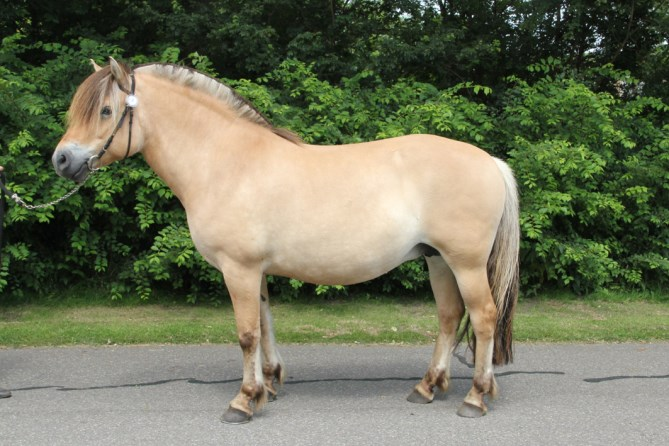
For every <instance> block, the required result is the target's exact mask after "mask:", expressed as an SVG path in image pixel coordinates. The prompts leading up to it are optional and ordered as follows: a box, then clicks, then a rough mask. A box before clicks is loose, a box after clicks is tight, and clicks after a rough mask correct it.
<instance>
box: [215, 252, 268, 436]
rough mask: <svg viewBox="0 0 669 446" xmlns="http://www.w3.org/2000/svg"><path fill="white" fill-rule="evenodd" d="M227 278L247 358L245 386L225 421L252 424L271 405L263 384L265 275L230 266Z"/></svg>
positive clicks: (227, 270)
mask: <svg viewBox="0 0 669 446" xmlns="http://www.w3.org/2000/svg"><path fill="white" fill-rule="evenodd" d="M223 277H224V279H225V284H226V286H227V287H228V291H229V293H230V298H231V299H232V306H233V309H234V311H235V321H236V323H237V335H238V337H239V345H240V346H241V348H242V353H243V357H244V374H243V378H242V386H241V389H240V390H239V393H238V394H237V396H236V397H235V398H234V399H233V400H232V401H231V402H230V407H228V410H226V411H225V413H224V414H223V417H222V421H223V422H225V423H232V424H240V423H246V422H248V421H250V420H251V417H252V416H253V410H254V409H256V410H259V409H261V408H262V406H264V405H265V403H266V402H267V391H266V389H265V385H264V383H263V371H262V362H261V361H262V360H261V348H260V337H261V329H260V288H261V279H262V272H261V271H260V269H259V268H249V267H244V266H241V265H235V264H232V265H231V264H226V265H225V268H224V269H223Z"/></svg>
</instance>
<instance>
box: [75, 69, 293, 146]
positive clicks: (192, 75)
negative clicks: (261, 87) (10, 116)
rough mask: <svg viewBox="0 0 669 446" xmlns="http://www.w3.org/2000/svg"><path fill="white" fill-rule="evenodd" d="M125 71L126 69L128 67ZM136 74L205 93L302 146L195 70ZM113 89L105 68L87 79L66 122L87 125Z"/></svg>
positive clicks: (227, 88)
mask: <svg viewBox="0 0 669 446" xmlns="http://www.w3.org/2000/svg"><path fill="white" fill-rule="evenodd" d="M124 68H126V69H127V67H124ZM128 71H129V69H128ZM135 71H141V72H148V73H151V74H153V75H155V76H159V77H162V78H165V79H168V80H170V81H171V82H174V83H176V84H178V85H183V86H186V87H188V88H192V89H194V90H197V91H201V92H203V93H206V94H208V95H210V96H212V97H214V98H216V99H218V100H220V101H221V102H223V103H225V104H226V105H227V106H228V107H230V108H231V109H232V110H233V111H234V112H235V113H236V114H237V115H238V116H239V117H240V118H243V119H246V120H248V121H251V122H253V123H255V124H258V125H260V126H262V127H265V128H267V129H269V130H271V131H272V132H273V133H275V134H276V135H278V136H280V137H282V138H284V139H286V140H288V141H291V142H293V143H296V144H301V143H302V140H301V139H300V137H299V136H297V135H296V134H294V133H293V132H291V131H289V130H286V129H282V128H278V127H274V126H273V125H272V123H271V122H270V121H269V120H268V119H267V118H266V117H265V116H264V115H263V114H262V113H260V112H259V111H258V110H257V109H256V108H255V107H254V106H253V104H251V103H250V102H249V101H248V100H246V99H245V98H244V97H242V96H241V95H240V94H239V93H237V92H236V91H235V90H233V89H232V88H230V87H228V86H227V85H225V84H223V83H222V82H220V81H218V80H216V79H214V78H212V77H210V76H208V75H206V74H204V73H201V72H199V71H197V70H195V69H192V68H188V67H183V66H180V65H174V64H162V63H149V64H144V65H139V66H137V67H135ZM112 86H113V81H112V78H111V70H110V69H109V67H108V66H107V67H104V68H103V69H101V70H100V71H97V72H95V73H94V74H93V75H91V76H90V77H88V78H87V79H86V81H84V83H82V84H81V86H80V87H79V89H78V90H77V93H76V94H75V97H74V99H73V100H72V107H71V108H70V112H69V119H70V120H72V119H82V120H84V122H90V120H91V119H92V117H93V116H94V113H97V112H98V110H99V108H100V105H101V101H102V99H103V98H104V97H105V96H107V95H108V94H115V93H116V90H117V89H114V88H112Z"/></svg>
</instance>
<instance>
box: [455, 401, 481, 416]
mask: <svg viewBox="0 0 669 446" xmlns="http://www.w3.org/2000/svg"><path fill="white" fill-rule="evenodd" d="M485 414H486V410H485V409H484V408H481V407H478V406H474V405H473V404H469V403H462V406H460V408H459V409H458V415H460V416H461V417H464V418H481V417H482V416H483V415H485Z"/></svg>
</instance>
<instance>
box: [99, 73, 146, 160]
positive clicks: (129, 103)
mask: <svg viewBox="0 0 669 446" xmlns="http://www.w3.org/2000/svg"><path fill="white" fill-rule="evenodd" d="M119 88H120V89H121V91H123V92H124V93H125V94H127V95H128V96H126V98H125V108H124V109H123V113H122V114H121V118H120V119H119V120H118V123H117V124H116V127H115V128H114V131H113V132H112V134H111V135H110V136H109V138H108V139H107V142H105V145H104V146H103V147H102V149H101V150H100V151H99V152H98V153H96V154H95V155H93V156H91V157H90V158H88V160H87V161H86V165H87V166H88V170H90V171H91V172H94V171H96V170H98V169H100V168H99V167H94V166H93V164H94V163H95V162H96V161H99V160H100V158H102V157H103V156H104V154H105V153H107V150H108V149H109V146H110V145H111V143H112V141H113V140H114V136H116V132H118V131H119V129H120V128H121V127H123V122H124V121H125V118H126V116H128V115H129V118H128V146H127V147H126V149H125V156H124V157H123V159H126V158H127V157H128V155H130V143H131V142H132V118H133V112H134V109H135V107H137V104H139V101H138V100H137V96H135V73H134V72H130V91H128V90H126V89H125V88H123V87H122V86H121V85H119Z"/></svg>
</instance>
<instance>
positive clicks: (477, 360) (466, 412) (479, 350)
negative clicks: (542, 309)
mask: <svg viewBox="0 0 669 446" xmlns="http://www.w3.org/2000/svg"><path fill="white" fill-rule="evenodd" d="M455 273H456V277H457V281H458V286H459V288H460V292H461V293H462V298H463V300H464V303H465V305H466V306H467V311H468V312H469V318H470V321H471V325H472V328H473V330H474V335H475V336H476V348H475V355H474V379H473V383H472V388H471V389H470V390H469V393H467V396H466V397H465V400H464V402H463V404H462V406H461V407H460V409H459V410H458V415H460V416H463V417H469V418H474V417H480V416H483V415H485V414H486V411H487V408H486V405H485V403H484V401H483V398H484V396H485V395H490V396H491V397H493V398H494V397H495V396H496V395H497V384H496V382H495V375H494V373H493V366H492V359H493V347H494V335H495V325H496V320H497V308H496V306H495V302H494V300H493V297H492V294H491V292H490V286H489V284H488V275H487V272H486V269H485V266H482V267H480V268H471V269H466V270H464V271H460V270H456V271H455Z"/></svg>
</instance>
